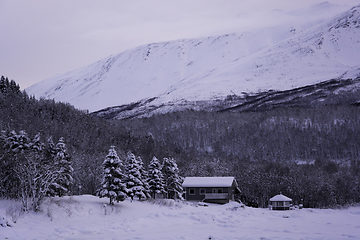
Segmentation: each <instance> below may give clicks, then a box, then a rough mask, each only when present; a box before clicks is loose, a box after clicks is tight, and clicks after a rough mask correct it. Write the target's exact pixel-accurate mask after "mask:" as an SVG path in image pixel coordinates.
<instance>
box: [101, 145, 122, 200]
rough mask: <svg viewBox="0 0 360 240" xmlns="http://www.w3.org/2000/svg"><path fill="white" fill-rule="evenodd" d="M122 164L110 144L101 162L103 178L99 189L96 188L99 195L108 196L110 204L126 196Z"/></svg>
mask: <svg viewBox="0 0 360 240" xmlns="http://www.w3.org/2000/svg"><path fill="white" fill-rule="evenodd" d="M122 167H123V164H122V162H121V160H120V158H119V157H118V155H117V153H116V150H115V147H114V146H111V147H110V149H109V153H108V155H107V156H106V158H105V160H104V162H103V170H104V171H103V179H102V181H101V189H99V190H98V196H99V197H101V198H102V197H108V198H110V204H113V203H114V200H116V201H118V202H119V201H124V200H125V199H126V196H127V192H128V191H127V189H126V184H125V182H124V178H125V175H124V173H123V171H122Z"/></svg>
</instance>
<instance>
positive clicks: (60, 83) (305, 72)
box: [26, 6, 360, 112]
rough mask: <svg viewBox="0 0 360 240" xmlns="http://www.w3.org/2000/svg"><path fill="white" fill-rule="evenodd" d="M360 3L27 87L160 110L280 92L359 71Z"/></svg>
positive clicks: (164, 48)
mask: <svg viewBox="0 0 360 240" xmlns="http://www.w3.org/2000/svg"><path fill="white" fill-rule="evenodd" d="M359 10H360V6H356V7H353V8H352V9H350V10H349V11H346V12H344V13H343V14H340V15H338V16H335V17H333V18H332V19H331V20H327V21H323V22H320V23H319V22H318V21H317V22H316V24H313V25H311V24H310V25H309V24H307V25H306V26H305V25H303V26H302V27H299V28H294V27H290V26H289V25H288V24H283V25H281V26H276V27H275V26H274V27H271V28H268V29H262V30H261V31H259V30H257V31H255V30H254V31H250V32H241V33H231V34H225V35H220V36H211V37H207V38H201V39H185V40H177V41H170V42H163V43H153V44H148V45H144V46H140V47H137V48H134V49H129V50H127V51H125V52H122V53H120V54H116V55H112V56H110V57H108V58H105V59H103V60H100V61H98V62H96V63H94V64H92V65H90V66H87V67H84V68H81V69H77V70H74V71H71V72H69V73H65V74H62V75H58V76H56V77H53V78H49V79H46V80H44V81H42V82H39V83H37V84H35V85H33V86H31V87H29V88H27V89H26V91H27V92H28V93H29V94H30V95H35V96H36V97H44V98H53V99H55V100H59V101H63V102H69V103H71V104H73V105H74V106H75V107H77V108H80V109H88V110H89V111H97V110H101V109H104V108H107V107H111V106H120V105H126V104H130V103H135V102H139V101H140V102H142V103H144V104H145V107H146V108H148V107H152V108H159V107H161V110H159V111H160V112H167V111H171V110H173V109H174V108H175V109H179V108H183V107H182V105H183V104H184V103H185V104H186V102H189V101H190V102H193V101H207V100H218V99H224V98H226V96H228V95H237V96H244V94H251V93H256V92H263V91H268V90H277V91H284V90H290V89H293V88H299V87H303V86H306V85H312V84H317V83H319V82H322V81H326V80H330V79H338V78H344V77H346V78H354V76H357V75H358V74H359V72H358V66H360V59H359V58H358V57H357V56H359V54H360V42H359V40H358V39H360V32H359V31H358V29H359V26H360V11H359Z"/></svg>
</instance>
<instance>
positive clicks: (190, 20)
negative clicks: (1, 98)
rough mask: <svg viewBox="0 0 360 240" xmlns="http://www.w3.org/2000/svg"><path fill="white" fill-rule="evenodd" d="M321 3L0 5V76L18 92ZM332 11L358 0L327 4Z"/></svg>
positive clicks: (169, 0)
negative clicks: (155, 45) (125, 55)
mask: <svg viewBox="0 0 360 240" xmlns="http://www.w3.org/2000/svg"><path fill="white" fill-rule="evenodd" d="M322 2H324V1H323V0H301V1H298V0H101V1H100V0H0V34H1V35H0V75H4V76H6V77H8V78H9V79H14V80H15V81H16V82H17V83H19V84H20V86H21V88H22V89H24V88H26V87H29V86H31V85H32V84H34V83H36V82H39V81H41V80H43V79H45V78H48V77H52V76H54V75H56V74H60V73H65V72H68V71H70V70H73V69H76V68H79V67H82V66H86V65H89V64H91V63H93V62H96V61H97V60H100V59H102V58H104V57H107V56H109V55H111V54H116V53H119V52H121V51H123V50H126V49H129V48H132V47H136V46H139V45H142V44H147V43H152V42H160V41H168V40H175V39H181V38H193V37H203V36H210V35H215V34H222V33H231V32H234V31H247V30H250V29H253V28H260V27H263V26H266V25H269V24H272V25H274V24H276V22H279V21H284V20H286V21H291V20H292V19H293V18H292V16H290V15H288V14H287V15H286V14H283V13H284V12H286V13H288V12H289V11H291V10H294V9H299V8H305V9H306V8H307V7H309V6H313V5H315V4H319V3H322ZM327 2H328V3H330V4H336V5H338V10H339V11H340V10H343V9H345V10H346V9H347V8H350V7H351V6H354V5H357V4H360V0H329V1H327Z"/></svg>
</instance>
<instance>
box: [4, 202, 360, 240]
mask: <svg viewBox="0 0 360 240" xmlns="http://www.w3.org/2000/svg"><path fill="white" fill-rule="evenodd" d="M108 202H109V200H108V199H99V198H98V197H94V196H89V195H83V196H73V197H64V198H54V199H48V200H47V201H46V202H45V203H43V205H42V210H43V211H42V212H40V213H32V212H30V213H27V214H24V213H21V212H20V207H19V204H20V203H19V202H15V201H11V200H2V199H0V223H1V220H2V219H3V218H5V219H7V220H6V221H7V222H8V223H9V225H11V226H12V227H2V226H0V239H119V240H121V239H128V240H131V239H144V240H145V239H146V240H151V239H154V240H155V239H156V240H158V239H169V240H170V239H172V240H177V239H188V240H194V239H200V240H202V239H203V240H208V239H212V240H220V239H222V240H227V239H229V240H230V239H231V240H233V239H334V240H335V239H336V240H339V239H359V238H360V230H359V228H360V207H351V208H348V209H344V210H333V209H300V210H299V209H297V210H292V211H271V210H269V209H261V208H250V207H245V208H242V207H241V205H240V204H239V203H236V202H231V203H229V204H224V205H215V204H209V206H208V207H203V206H198V205H196V204H195V203H187V202H184V203H182V202H174V201H171V200H162V201H160V202H159V203H160V204H153V203H151V202H148V201H143V202H138V201H133V202H130V201H129V200H126V201H124V202H119V203H115V204H114V205H113V206H109V205H108V204H107V203H108ZM164 203H165V204H164ZM19 213H20V215H19ZM13 219H14V220H16V223H13V221H12V220H13Z"/></svg>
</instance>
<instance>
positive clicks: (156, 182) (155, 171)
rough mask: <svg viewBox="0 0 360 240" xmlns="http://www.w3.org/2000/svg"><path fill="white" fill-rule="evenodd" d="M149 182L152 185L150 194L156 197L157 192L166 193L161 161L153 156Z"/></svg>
mask: <svg viewBox="0 0 360 240" xmlns="http://www.w3.org/2000/svg"><path fill="white" fill-rule="evenodd" d="M148 183H149V186H150V194H151V195H152V197H153V198H155V196H156V194H163V195H164V194H166V191H165V188H164V187H165V182H164V176H163V174H162V172H161V164H160V161H159V160H158V159H157V158H156V157H153V159H152V160H151V162H150V164H149V171H148Z"/></svg>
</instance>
